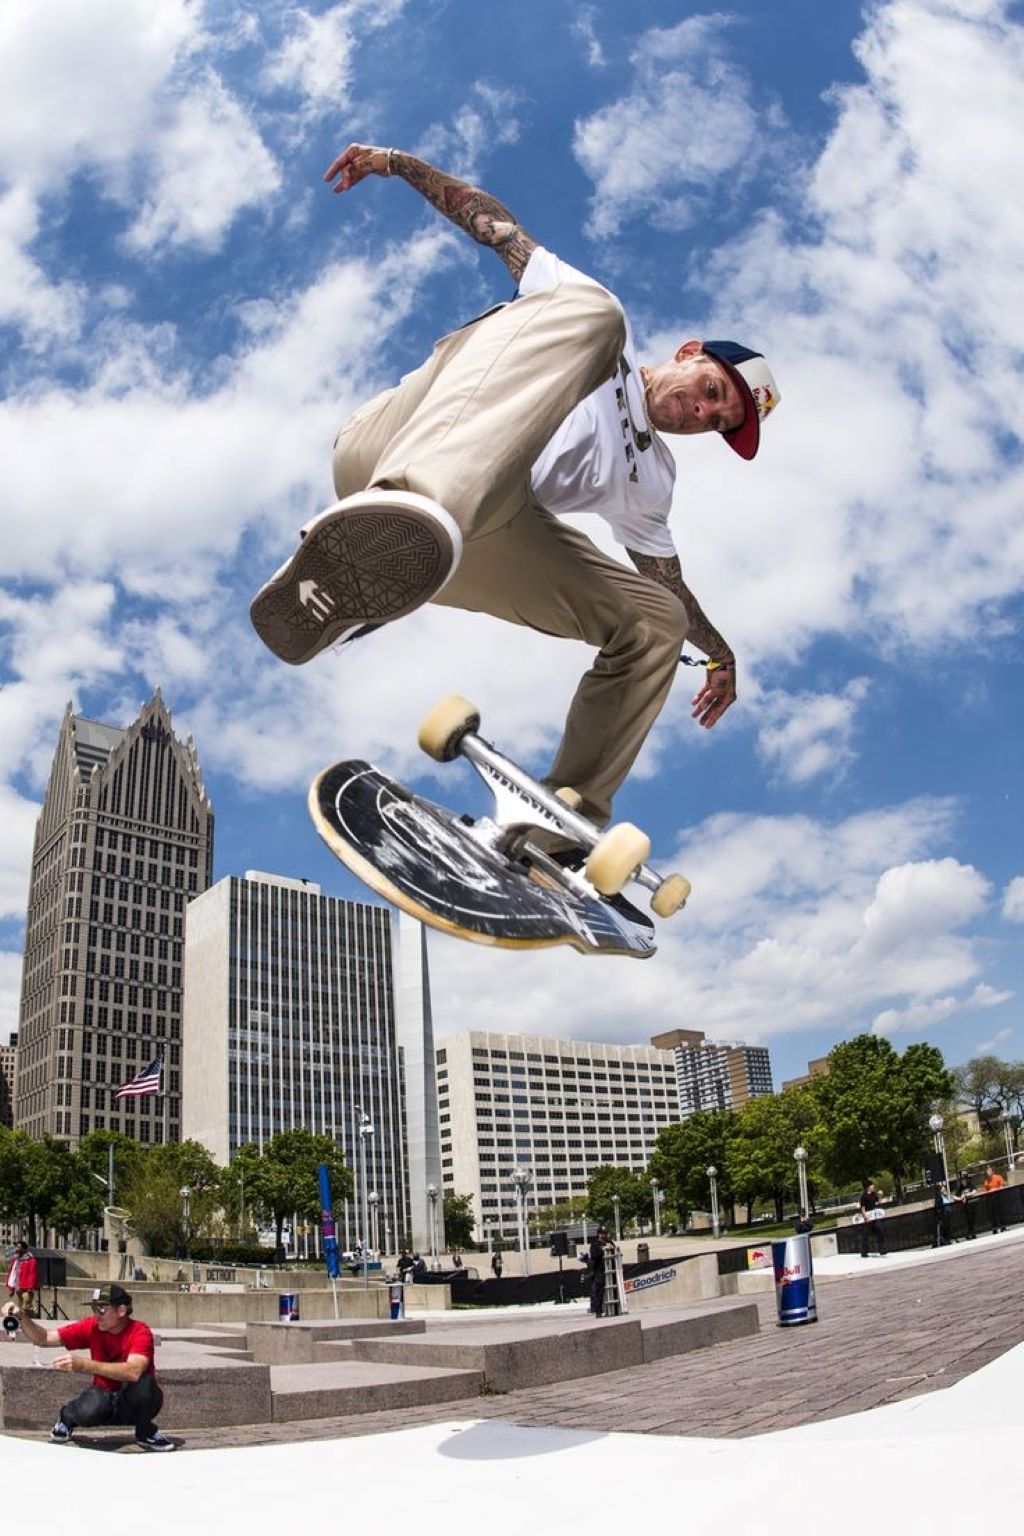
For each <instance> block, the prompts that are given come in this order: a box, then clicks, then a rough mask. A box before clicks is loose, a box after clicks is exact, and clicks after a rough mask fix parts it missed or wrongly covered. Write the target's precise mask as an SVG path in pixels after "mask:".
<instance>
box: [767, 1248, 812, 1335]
mask: <svg viewBox="0 0 1024 1536" xmlns="http://www.w3.org/2000/svg"><path fill="white" fill-rule="evenodd" d="M772 1260H773V1262H774V1265H775V1305H776V1307H777V1309H778V1314H779V1327H780V1328H792V1327H793V1326H794V1325H795V1324H797V1323H816V1322H817V1321H818V1306H817V1302H816V1301H815V1296H814V1270H813V1267H812V1265H811V1239H810V1238H809V1237H808V1235H807V1234H806V1233H805V1232H802V1233H800V1234H799V1235H798V1236H796V1237H785V1238H783V1239H782V1240H781V1241H780V1242H777V1243H772Z"/></svg>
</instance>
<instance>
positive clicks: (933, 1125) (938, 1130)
mask: <svg viewBox="0 0 1024 1536" xmlns="http://www.w3.org/2000/svg"><path fill="white" fill-rule="evenodd" d="M942 1126H943V1119H942V1116H941V1115H932V1117H931V1119H930V1120H929V1121H928V1127H929V1129H930V1131H931V1133H932V1135H933V1136H934V1137H935V1150H936V1152H938V1153H939V1155H940V1157H941V1158H942V1179H943V1183H944V1184H945V1186H946V1189H947V1190H948V1189H949V1169H948V1167H947V1166H946V1138H945V1137H944V1136H943V1134H942Z"/></svg>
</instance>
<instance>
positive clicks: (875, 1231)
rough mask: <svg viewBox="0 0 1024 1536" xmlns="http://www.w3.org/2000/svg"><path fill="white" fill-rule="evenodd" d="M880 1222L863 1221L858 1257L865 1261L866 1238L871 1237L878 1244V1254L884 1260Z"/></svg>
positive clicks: (881, 1223)
mask: <svg viewBox="0 0 1024 1536" xmlns="http://www.w3.org/2000/svg"><path fill="white" fill-rule="evenodd" d="M884 1219H885V1218H884V1217H883V1218H882V1221H865V1222H864V1223H863V1224H862V1226H861V1229H860V1256H861V1258H862V1259H866V1258H867V1256H868V1238H869V1237H873V1238H874V1240H875V1242H876V1243H877V1244H878V1252H879V1253H880V1254H881V1256H882V1258H885V1233H884V1232H883V1231H882V1225H883V1222H884Z"/></svg>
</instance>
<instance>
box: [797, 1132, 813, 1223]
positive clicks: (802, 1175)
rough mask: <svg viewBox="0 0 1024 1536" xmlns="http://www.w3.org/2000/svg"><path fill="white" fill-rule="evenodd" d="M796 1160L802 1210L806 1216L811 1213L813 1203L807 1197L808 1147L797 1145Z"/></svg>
mask: <svg viewBox="0 0 1024 1536" xmlns="http://www.w3.org/2000/svg"><path fill="white" fill-rule="evenodd" d="M793 1157H794V1158H795V1160H796V1177H797V1182H798V1184H799V1185H800V1211H801V1214H802V1215H804V1216H809V1215H810V1214H811V1204H810V1201H809V1200H808V1198H807V1148H806V1147H797V1149H796V1151H795V1152H794V1153H793Z"/></svg>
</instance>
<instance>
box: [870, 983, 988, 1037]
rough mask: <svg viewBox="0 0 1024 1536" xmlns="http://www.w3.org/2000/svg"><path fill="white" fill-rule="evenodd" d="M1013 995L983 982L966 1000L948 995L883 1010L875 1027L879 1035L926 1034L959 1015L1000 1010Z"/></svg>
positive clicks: (874, 1031)
mask: <svg viewBox="0 0 1024 1536" xmlns="http://www.w3.org/2000/svg"><path fill="white" fill-rule="evenodd" d="M1012 996H1013V993H1012V992H998V991H997V990H996V989H995V987H989V986H986V985H985V983H984V982H982V983H980V984H979V985H978V986H976V987H975V988H974V989H973V991H972V992H970V993H969V994H968V995H967V996H966V997H953V996H948V995H947V996H945V997H935V998H930V999H929V1000H928V1001H927V1002H923V1003H912V1004H911V1005H910V1007H909V1008H886V1009H883V1011H882V1012H881V1013H879V1014H876V1015H875V1018H874V1021H873V1023H872V1026H871V1028H872V1032H873V1033H874V1034H876V1035H896V1034H923V1033H924V1031H925V1030H926V1029H930V1028H931V1027H932V1026H933V1025H934V1024H942V1023H944V1022H945V1020H946V1019H949V1018H952V1017H954V1016H955V1015H956V1014H960V1013H965V1012H968V1011H970V1010H972V1009H975V1008H998V1007H999V1005H1000V1004H1001V1003H1006V1002H1009V1000H1010V998H1011V997H1012ZM1011 1033H1012V1031H1010V1030H1008V1029H1005V1030H1000V1032H999V1034H1000V1037H1007V1036H1009V1035H1010V1034H1011Z"/></svg>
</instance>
